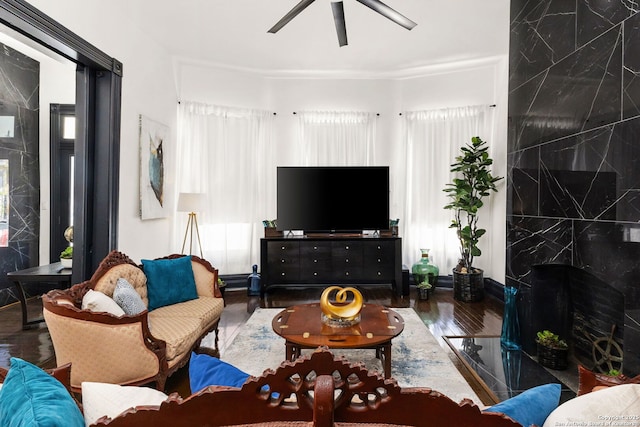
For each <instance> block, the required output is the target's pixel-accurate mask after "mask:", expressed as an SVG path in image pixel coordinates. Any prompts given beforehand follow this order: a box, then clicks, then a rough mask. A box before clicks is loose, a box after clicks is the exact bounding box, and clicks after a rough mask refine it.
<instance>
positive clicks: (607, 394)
mask: <svg viewBox="0 0 640 427" xmlns="http://www.w3.org/2000/svg"><path fill="white" fill-rule="evenodd" d="M616 423H618V424H616ZM620 423H622V424H620ZM627 423H628V424H627ZM563 425H564V426H570V425H574V426H582V425H585V426H586V425H591V426H597V425H602V426H606V425H621V426H622V425H628V426H637V425H640V384H622V385H617V386H614V387H609V388H606V389H602V390H599V391H593V392H591V393H587V394H583V395H582V396H578V397H576V398H573V399H571V400H568V401H566V402H565V403H563V404H562V405H560V406H558V408H556V410H554V411H553V412H552V413H551V414H550V415H549V416H548V417H547V420H546V421H545V422H544V427H557V426H563Z"/></svg>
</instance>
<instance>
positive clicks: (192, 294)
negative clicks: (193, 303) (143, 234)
mask: <svg viewBox="0 0 640 427" xmlns="http://www.w3.org/2000/svg"><path fill="white" fill-rule="evenodd" d="M142 269H143V270H144V274H145V275H146V276H147V297H148V298H149V311H151V310H154V309H156V308H159V307H164V306H165V305H172V304H177V303H179V302H184V301H189V300H192V299H196V298H198V291H197V290H196V281H195V279H194V277H193V268H192V267H191V257H190V256H184V257H180V258H174V259H157V260H146V259H143V260H142Z"/></svg>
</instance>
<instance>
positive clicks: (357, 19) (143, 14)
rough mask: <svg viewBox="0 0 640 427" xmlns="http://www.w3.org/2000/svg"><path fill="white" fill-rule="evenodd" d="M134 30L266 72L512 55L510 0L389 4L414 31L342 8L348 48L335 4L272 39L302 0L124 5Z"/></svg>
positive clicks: (201, 57) (180, 49) (155, 0)
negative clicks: (342, 41) (273, 31)
mask: <svg viewBox="0 0 640 427" xmlns="http://www.w3.org/2000/svg"><path fill="white" fill-rule="evenodd" d="M121 1H122V3H123V6H122V7H123V8H125V9H126V10H127V13H126V16H128V17H129V18H130V19H131V20H132V21H133V23H134V25H135V26H137V27H139V28H140V29H141V31H143V32H144V33H146V34H147V35H149V36H150V37H151V38H152V39H154V40H156V41H157V42H158V43H159V44H161V45H162V46H164V47H165V49H166V50H167V51H168V52H169V53H170V54H171V55H172V56H175V57H177V58H183V59H185V60H187V61H199V62H200V61H201V62H203V63H208V64H211V65H212V66H225V67H231V68H237V69H246V70H252V71H257V72H265V73H291V72H348V73H356V74H357V73H366V74H376V73H379V74H384V73H396V72H399V71H406V70H412V69H420V68H424V67H431V66H434V65H442V64H451V63H460V62H466V61H472V62H473V61H478V60H482V59H483V58H488V57H495V56H498V55H506V54H507V53H508V43H509V0H385V3H386V4H387V5H388V6H390V7H392V8H394V9H395V10H397V11H398V12H400V13H402V14H403V15H405V16H407V17H408V18H410V19H411V20H413V21H415V22H417V24H418V25H417V26H416V27H415V28H414V29H413V30H411V31H409V30H406V29H405V28H403V27H401V26H399V25H397V24H395V23H394V22H392V21H390V20H388V19H387V18H385V17H383V16H382V15H379V14H377V13H376V12H374V11H373V10H371V9H369V8H368V7H366V6H364V5H363V4H361V3H359V2H357V1H356V0H344V9H345V19H346V26H347V35H348V39H349V45H348V46H344V47H339V46H338V40H337V36H336V31H335V27H334V21H333V15H332V13H331V6H330V0H316V1H315V3H313V4H311V6H309V7H308V8H307V9H305V10H304V11H303V12H302V13H301V14H300V15H298V16H297V17H296V18H294V19H293V20H292V21H291V22H290V23H289V24H287V25H286V26H285V27H284V28H282V29H281V30H280V31H279V32H278V33H276V34H270V33H267V30H268V29H269V28H271V26H273V25H274V24H275V23H276V22H277V21H278V20H279V19H280V18H281V17H282V16H284V15H285V14H286V13H287V12H288V11H289V10H290V9H291V8H292V7H294V6H295V5H296V4H297V3H298V1H299V0H181V1H179V2H175V1H167V0H135V1H130V0H121Z"/></svg>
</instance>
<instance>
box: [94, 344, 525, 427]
mask: <svg viewBox="0 0 640 427" xmlns="http://www.w3.org/2000/svg"><path fill="white" fill-rule="evenodd" d="M354 423H360V424H358V425H374V426H384V425H406V426H418V427H445V426H447V427H448V426H452V425H454V426H475V427H482V426H495V427H503V426H504V427H507V426H511V427H514V426H519V424H518V423H516V422H515V421H513V420H511V419H510V418H509V417H507V416H504V415H501V414H495V413H482V412H481V411H480V409H479V408H478V407H477V406H476V405H475V404H473V402H472V401H470V400H468V399H465V400H463V401H462V402H460V403H456V402H454V401H452V400H451V399H449V398H448V397H446V396H444V395H442V394H441V393H438V392H436V391H434V390H431V389H429V388H406V389H401V388H400V387H399V386H398V384H397V382H396V381H395V380H394V379H387V380H385V379H384V378H383V377H382V376H381V375H379V374H377V373H371V372H368V371H367V369H366V368H364V366H363V365H362V364H361V363H357V364H351V363H349V362H348V361H346V360H345V359H343V358H334V357H333V355H332V353H330V352H329V351H328V350H327V349H326V348H324V349H318V350H316V351H315V352H314V353H313V354H312V355H311V356H302V357H300V358H299V359H297V360H296V361H294V362H283V363H282V364H281V365H280V367H279V368H278V369H276V370H275V371H274V370H267V371H265V372H264V374H263V375H262V376H260V377H257V378H250V379H249V380H247V382H246V383H245V384H244V385H243V387H242V388H241V389H232V388H228V387H207V388H205V389H203V390H201V391H200V392H198V393H196V394H193V395H191V396H190V397H188V398H186V399H182V398H180V397H179V396H177V395H176V394H173V395H171V396H170V397H169V399H168V400H167V401H166V402H164V403H163V404H162V405H161V406H160V407H159V408H149V407H139V408H133V409H130V410H128V411H126V412H124V413H123V414H121V415H119V416H118V417H116V418H114V419H109V418H107V417H103V418H101V419H99V420H98V421H97V422H96V424H93V425H94V426H106V425H108V426H109V427H128V426H142V427H144V426H149V427H164V426H166V427H169V426H171V427H187V426H189V427H191V426H231V425H247V424H250V425H261V426H290V425H291V426H299V425H301V426H318V427H328V426H334V425H336V426H351V425H354Z"/></svg>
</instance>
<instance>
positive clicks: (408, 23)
mask: <svg viewBox="0 0 640 427" xmlns="http://www.w3.org/2000/svg"><path fill="white" fill-rule="evenodd" d="M314 1H315V0H301V1H300V3H298V4H297V5H295V6H294V7H293V9H291V10H290V11H289V13H287V14H286V15H284V16H283V17H282V19H280V20H279V21H278V22H277V23H276V24H275V25H274V26H273V27H271V28H270V29H269V31H268V32H269V33H273V34H275V33H277V32H278V31H279V30H280V29H281V28H282V27H284V26H285V25H287V24H288V23H289V21H291V20H292V19H293V18H295V17H296V16H298V14H300V12H302V11H303V10H305V9H306V8H307V7H308V6H309V5H310V4H311V3H313V2H314ZM357 1H359V2H360V3H362V4H363V5H365V6H368V7H369V8H371V9H373V10H374V11H376V12H378V13H379V14H380V15H382V16H385V17H387V18H389V19H390V20H392V21H393V22H395V23H396V24H398V25H401V26H403V27H404V28H406V29H407V30H410V29H412V28H413V27H415V26H416V25H417V24H416V23H415V22H413V21H412V20H410V19H409V18H407V17H406V16H404V15H402V14H401V13H399V12H396V11H395V10H394V9H392V8H390V7H389V6H387V5H386V4H384V3H382V2H381V1H380V0H357ZM331 10H332V11H333V20H334V21H335V24H336V32H337V33H338V43H339V44H340V46H345V45H347V44H348V43H347V26H346V24H345V20H344V5H343V4H342V1H332V2H331Z"/></svg>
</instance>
